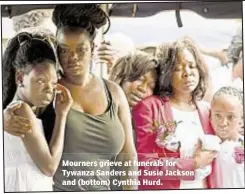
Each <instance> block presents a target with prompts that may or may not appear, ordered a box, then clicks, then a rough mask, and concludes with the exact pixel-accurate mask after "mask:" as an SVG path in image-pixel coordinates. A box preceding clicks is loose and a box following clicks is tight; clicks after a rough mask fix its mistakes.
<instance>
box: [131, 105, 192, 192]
mask: <svg viewBox="0 0 245 194" xmlns="http://www.w3.org/2000/svg"><path fill="white" fill-rule="evenodd" d="M154 108H155V107H153V106H152V107H151V106H150V105H149V104H147V103H144V101H142V102H140V103H139V104H138V105H137V106H136V107H135V108H134V109H133V111H132V116H133V122H134V129H135V131H136V142H137V143H136V149H137V153H138V161H139V162H147V161H148V162H149V161H152V162H153V161H155V162H157V161H160V163H161V164H164V165H163V166H152V165H151V166H139V170H141V176H140V178H139V180H140V181H143V180H144V179H147V180H158V179H159V178H160V179H161V180H162V181H167V180H194V161H193V159H180V158H179V153H178V152H170V151H167V150H164V149H161V148H159V147H158V146H157V145H156V143H155V139H156V133H154V131H153V127H154V125H153V120H155V118H154V117H155V115H154V112H153V111H154ZM155 114H156V113H155ZM167 162H172V163H173V162H174V163H175V165H174V166H171V167H170V166H166V165H165V164H166V163H167ZM160 163H158V164H160ZM145 170H149V171H157V170H160V171H163V172H164V173H166V172H167V170H168V172H170V171H171V172H176V173H177V174H176V173H175V174H173V175H172V176H166V175H165V176H161V177H159V176H147V175H145V174H144V172H145ZM178 172H179V173H178ZM184 172H185V173H188V172H190V173H192V176H184V175H183V173H184ZM180 173H182V174H180ZM147 187H148V186H147ZM149 187H152V185H149ZM139 188H140V187H139ZM144 189H147V188H146V186H145V185H144Z"/></svg>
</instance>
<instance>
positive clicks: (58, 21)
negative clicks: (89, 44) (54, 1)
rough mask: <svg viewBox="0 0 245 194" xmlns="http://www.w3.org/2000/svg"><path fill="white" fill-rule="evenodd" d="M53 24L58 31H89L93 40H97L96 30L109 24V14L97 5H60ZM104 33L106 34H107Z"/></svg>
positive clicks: (56, 8)
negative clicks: (77, 29) (64, 28)
mask: <svg viewBox="0 0 245 194" xmlns="http://www.w3.org/2000/svg"><path fill="white" fill-rule="evenodd" d="M52 20H53V23H54V24H55V25H56V27H57V29H59V28H61V27H73V28H74V27H75V28H76V27H79V28H84V29H86V30H87V31H88V33H89V35H90V37H91V38H92V39H94V38H95V35H96V29H99V28H100V27H102V26H103V25H105V24H106V22H107V20H108V22H109V26H108V29H107V30H106V32H107V31H108V30H109V27H110V19H109V17H108V16H107V14H106V13H105V12H104V11H103V10H102V9H100V8H99V6H98V5H96V4H59V5H56V7H55V9H54V12H53V16H52ZM106 32H104V33H106Z"/></svg>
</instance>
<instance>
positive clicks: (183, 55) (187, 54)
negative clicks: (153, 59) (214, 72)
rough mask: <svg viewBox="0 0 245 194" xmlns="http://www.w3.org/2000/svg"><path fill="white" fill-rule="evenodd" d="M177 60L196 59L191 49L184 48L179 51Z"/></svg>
mask: <svg viewBox="0 0 245 194" xmlns="http://www.w3.org/2000/svg"><path fill="white" fill-rule="evenodd" d="M177 60H178V61H182V60H184V61H193V60H195V59H194V56H193V54H192V52H191V51H190V50H189V49H187V48H183V49H181V50H180V51H179V52H178V55H177Z"/></svg>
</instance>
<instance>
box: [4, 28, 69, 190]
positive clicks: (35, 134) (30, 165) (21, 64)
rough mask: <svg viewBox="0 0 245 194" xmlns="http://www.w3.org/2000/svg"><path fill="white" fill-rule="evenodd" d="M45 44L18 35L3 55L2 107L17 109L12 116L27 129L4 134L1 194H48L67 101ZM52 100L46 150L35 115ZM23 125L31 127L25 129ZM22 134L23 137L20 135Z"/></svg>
mask: <svg viewBox="0 0 245 194" xmlns="http://www.w3.org/2000/svg"><path fill="white" fill-rule="evenodd" d="M45 38H46V39H45ZM47 38H48V37H45V36H43V35H40V34H32V33H27V32H22V33H19V34H17V35H16V36H15V37H14V38H13V39H11V40H10V42H9V44H8V46H7V48H6V50H5V53H4V55H3V75H4V76H3V104H4V107H6V106H7V105H8V106H10V107H11V106H12V107H15V108H18V109H16V110H15V111H14V112H15V113H17V114H19V115H20V116H22V117H24V118H28V119H27V120H24V118H23V119H22V122H25V121H26V123H27V126H26V128H20V127H19V126H17V125H16V126H15V127H16V128H19V130H15V131H19V133H18V132H16V133H14V134H13V135H12V134H10V133H8V132H6V131H4V170H5V173H4V175H5V192H30V191H52V190H53V188H52V186H53V180H52V176H53V174H54V173H55V171H56V169H57V166H58V164H59V161H60V157H61V153H62V150H63V142H64V133H65V121H66V116H67V113H68V111H69V109H70V106H71V104H72V99H71V96H70V93H69V91H68V90H67V89H66V88H65V87H63V86H61V85H57V81H58V78H57V73H56V57H55V53H54V50H53V47H52V45H51V42H50V41H49V40H48V39H47ZM55 93H56V94H57V95H56V96H55ZM54 97H55V101H54V102H55V103H54V106H55V111H56V119H55V126H54V131H53V134H52V139H51V141H50V144H49V145H48V143H47V141H46V139H45V136H44V132H43V127H42V121H41V120H39V119H37V117H36V115H37V114H38V112H39V111H40V109H41V108H45V107H46V106H47V105H49V104H50V103H51V102H52V100H53V99H54ZM16 103H19V106H16ZM10 110H11V108H6V109H5V110H4V111H10ZM28 120H29V121H31V123H29V124H30V125H29V126H28V122H27V121H28ZM30 126H32V127H30ZM26 130H29V133H26V135H25V136H22V135H20V134H21V132H22V131H26Z"/></svg>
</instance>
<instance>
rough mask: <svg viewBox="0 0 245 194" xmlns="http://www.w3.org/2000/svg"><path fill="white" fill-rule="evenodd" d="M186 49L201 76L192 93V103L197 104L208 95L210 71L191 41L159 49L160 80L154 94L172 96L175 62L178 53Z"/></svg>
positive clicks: (167, 44) (177, 42) (179, 42)
mask: <svg viewBox="0 0 245 194" xmlns="http://www.w3.org/2000/svg"><path fill="white" fill-rule="evenodd" d="M185 48H186V49H188V50H189V51H190V52H191V53H192V55H193V57H194V59H195V61H196V64H197V68H198V71H199V76H200V80H199V84H198V86H197V88H196V89H195V90H194V91H193V93H192V99H191V101H192V102H194V103H195V102H196V101H197V100H201V99H202V98H203V97H204V95H205V93H206V86H207V82H208V71H207V68H206V65H205V63H204V61H203V58H202V56H201V53H200V52H199V50H198V48H197V47H196V46H195V45H194V44H193V43H192V42H191V41H188V40H186V39H185V40H179V41H175V42H172V43H166V44H162V45H160V46H159V47H158V48H157V51H156V57H157V59H158V63H159V68H158V69H157V72H158V74H159V79H158V81H157V84H156V88H155V91H154V93H155V94H156V95H160V96H171V95H172V85H171V80H172V79H171V78H172V74H173V71H174V66H175V61H176V58H177V55H178V53H179V52H181V51H182V50H183V49H185Z"/></svg>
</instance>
